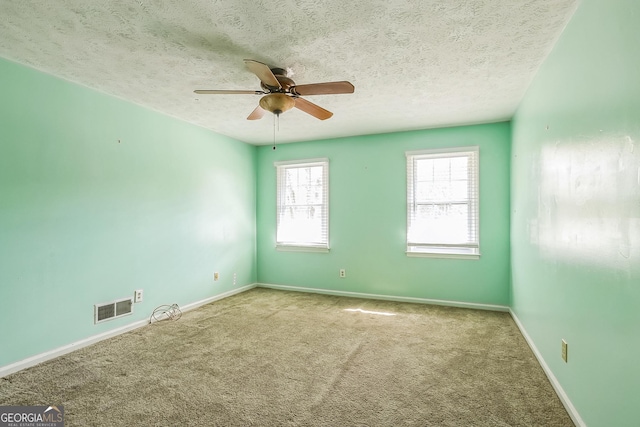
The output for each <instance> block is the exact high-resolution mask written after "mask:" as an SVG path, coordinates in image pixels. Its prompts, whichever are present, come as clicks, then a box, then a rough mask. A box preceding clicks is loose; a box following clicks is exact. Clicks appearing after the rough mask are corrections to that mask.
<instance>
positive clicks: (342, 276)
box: [340, 268, 347, 279]
mask: <svg viewBox="0 0 640 427" xmlns="http://www.w3.org/2000/svg"><path fill="white" fill-rule="evenodd" d="M340 277H341V278H343V279H344V278H345V277H347V271H346V270H345V269H344V268H341V269H340Z"/></svg>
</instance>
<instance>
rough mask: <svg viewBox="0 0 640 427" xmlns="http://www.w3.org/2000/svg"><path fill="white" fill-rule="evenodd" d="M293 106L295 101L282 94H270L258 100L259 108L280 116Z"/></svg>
mask: <svg viewBox="0 0 640 427" xmlns="http://www.w3.org/2000/svg"><path fill="white" fill-rule="evenodd" d="M295 105H296V101H295V99H293V98H292V97H291V96H289V95H285V94H284V93H270V94H268V95H265V96H263V97H262V98H260V107H262V108H263V109H264V110H267V111H269V112H271V113H273V114H281V113H284V112H285V111H289V110H290V109H292V108H293V107H294V106H295Z"/></svg>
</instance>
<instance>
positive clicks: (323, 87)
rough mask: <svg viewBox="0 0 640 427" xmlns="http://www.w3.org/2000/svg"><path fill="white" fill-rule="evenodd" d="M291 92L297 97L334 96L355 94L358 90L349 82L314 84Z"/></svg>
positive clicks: (295, 88)
mask: <svg viewBox="0 0 640 427" xmlns="http://www.w3.org/2000/svg"><path fill="white" fill-rule="evenodd" d="M290 90H291V92H292V93H294V94H296V95H303V96H304V95H334V94H340V93H353V92H354V91H355V90H356V88H355V87H353V85H352V84H351V83H349V82H346V81H342V82H326V83H312V84H308V85H300V86H294V87H292V88H291V89H290Z"/></svg>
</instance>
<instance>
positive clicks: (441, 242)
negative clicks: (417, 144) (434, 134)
mask: <svg viewBox="0 0 640 427" xmlns="http://www.w3.org/2000/svg"><path fill="white" fill-rule="evenodd" d="M406 155H407V254H410V255H411V254H415V255H425V256H461V257H474V258H477V257H478V256H479V255H480V247H479V243H480V242H479V206H478V200H479V194H478V193H479V188H478V187H479V182H478V179H479V174H478V155H479V150H478V147H462V148H451V149H446V150H426V151H416V152H407V153H406Z"/></svg>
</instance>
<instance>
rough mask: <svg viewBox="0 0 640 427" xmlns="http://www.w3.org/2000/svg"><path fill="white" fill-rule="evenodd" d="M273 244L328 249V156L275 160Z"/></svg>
mask: <svg viewBox="0 0 640 427" xmlns="http://www.w3.org/2000/svg"><path fill="white" fill-rule="evenodd" d="M275 166H276V171H277V186H278V188H277V195H276V197H277V209H278V212H277V228H276V247H277V248H279V249H283V250H287V249H288V250H309V251H322V252H328V251H329V160H328V159H312V160H299V161H294V162H276V163H275Z"/></svg>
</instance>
